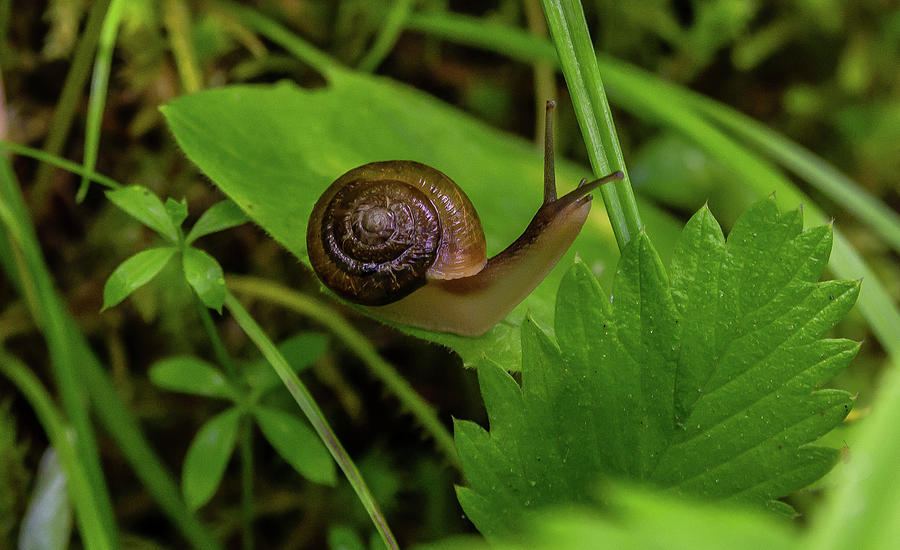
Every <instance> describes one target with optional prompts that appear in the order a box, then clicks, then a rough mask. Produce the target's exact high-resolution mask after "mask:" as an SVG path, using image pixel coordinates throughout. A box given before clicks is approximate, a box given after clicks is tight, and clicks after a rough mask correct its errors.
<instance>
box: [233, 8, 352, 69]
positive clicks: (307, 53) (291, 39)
mask: <svg viewBox="0 0 900 550" xmlns="http://www.w3.org/2000/svg"><path fill="white" fill-rule="evenodd" d="M217 5H219V6H220V7H222V8H223V10H224V11H226V12H228V13H230V14H231V15H232V16H234V17H235V18H237V19H238V20H239V21H240V22H241V23H242V24H243V25H245V26H246V27H248V28H250V29H251V30H253V31H256V32H258V33H259V34H261V35H263V36H264V37H266V38H268V39H269V40H271V41H272V42H275V43H276V44H278V45H280V46H281V47H283V48H284V49H285V50H287V51H288V52H290V53H291V54H292V55H294V56H295V57H296V58H297V59H300V60H301V61H303V62H305V63H308V64H309V65H310V66H311V67H312V68H313V69H315V70H317V71H319V72H320V73H322V74H324V75H326V76H327V75H328V73H329V72H330V71H332V70H336V69H340V68H342V67H341V65H340V64H339V63H338V62H337V61H335V60H334V59H333V58H332V57H330V56H328V55H327V54H325V53H322V51H320V50H319V49H317V48H316V47H315V46H313V45H312V44H310V43H309V42H307V41H306V40H303V39H302V38H300V37H299V36H297V35H296V34H295V33H293V32H291V31H290V30H288V29H287V28H285V27H283V26H281V25H279V24H278V23H277V22H275V21H274V20H272V19H269V18H268V17H266V16H264V15H262V14H261V13H259V12H257V11H256V10H254V9H252V8H248V7H245V6H242V5H240V4H237V3H236V2H231V1H230V0H221V1H220V2H217Z"/></svg>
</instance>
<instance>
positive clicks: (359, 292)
mask: <svg viewBox="0 0 900 550" xmlns="http://www.w3.org/2000/svg"><path fill="white" fill-rule="evenodd" d="M307 248H308V251H309V257H310V261H311V263H312V266H313V269H314V270H315V272H316V274H317V275H318V277H319V278H320V279H321V280H322V282H323V283H324V284H325V285H326V286H327V287H329V288H330V289H331V290H333V291H334V292H335V293H337V294H338V295H340V296H342V297H344V298H346V299H348V300H351V301H353V302H356V303H360V304H364V305H384V304H387V303H390V302H393V301H396V300H398V299H400V298H402V297H404V296H406V295H408V294H410V293H411V292H413V291H415V290H416V289H418V288H419V287H421V286H422V285H424V284H426V283H427V282H428V280H432V279H453V278H458V277H466V276H469V275H472V274H474V273H477V272H478V271H480V270H481V269H482V268H483V267H484V264H485V263H486V261H487V258H486V247H485V241H484V234H483V231H482V229H481V222H480V221H479V220H478V215H477V213H476V212H475V209H474V207H473V206H472V204H471V202H470V201H469V199H468V197H466V196H465V194H464V193H463V192H462V191H461V190H460V189H459V187H457V186H456V184H455V183H453V182H452V181H451V180H450V179H449V178H448V177H447V176H446V175H444V174H443V173H441V172H439V171H438V170H435V169H433V168H430V167H428V166H426V165H424V164H419V163H416V162H409V161H389V162H376V163H371V164H367V165H364V166H361V167H359V168H355V169H353V170H351V171H349V172H347V173H346V174H344V175H343V176H341V177H340V178H338V179H337V180H336V181H335V182H334V183H333V184H332V185H331V186H330V187H329V188H328V189H327V190H326V191H325V193H323V194H322V196H321V197H320V198H319V200H318V202H317V203H316V205H315V207H314V208H313V213H312V215H311V216H310V221H309V225H308V228H307Z"/></svg>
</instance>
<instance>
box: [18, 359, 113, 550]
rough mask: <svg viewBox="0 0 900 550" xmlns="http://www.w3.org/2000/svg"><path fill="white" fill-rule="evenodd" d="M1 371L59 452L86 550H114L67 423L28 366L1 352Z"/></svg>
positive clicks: (110, 536)
mask: <svg viewBox="0 0 900 550" xmlns="http://www.w3.org/2000/svg"><path fill="white" fill-rule="evenodd" d="M0 372H2V373H3V375H4V376H6V377H7V378H9V380H10V381H11V382H12V383H13V385H14V386H15V387H16V388H17V389H18V390H19V392H20V393H21V394H22V395H23V396H24V397H25V399H26V400H27V401H28V404H29V405H31V408H32V409H33V410H34V413H35V415H37V418H38V421H39V422H40V423H41V426H42V427H43V428H44V433H46V434H47V438H48V439H49V440H50V444H51V445H52V446H53V448H54V449H56V452H57V453H59V459H60V463H61V464H62V467H63V470H65V473H66V483H67V484H68V485H69V495H70V498H71V499H72V501H73V504H74V508H75V518H76V520H77V521H78V531H79V533H81V537H82V541H83V543H84V545H85V547H87V548H97V549H100V550H106V549H109V550H112V549H113V548H115V544H114V543H113V538H112V536H113V533H110V532H108V531H107V530H106V529H105V527H104V520H103V518H102V517H101V516H102V514H101V511H100V510H99V509H98V508H97V506H96V504H95V503H96V496H95V495H94V494H93V493H94V491H93V488H92V487H91V483H90V481H89V480H88V475H87V472H85V470H84V467H83V465H82V463H81V461H80V460H79V458H78V452H77V451H76V450H75V448H74V446H73V445H72V443H71V442H70V441H69V436H68V434H67V433H66V432H67V426H66V423H65V421H64V420H63V418H62V415H61V414H60V412H59V411H58V410H57V408H56V406H55V405H54V404H53V399H52V398H51V397H50V394H49V393H48V392H47V390H46V389H45V388H44V386H43V384H41V381H40V380H39V379H38V378H37V377H36V376H35V375H34V374H33V373H32V371H31V369H30V368H28V366H27V365H25V364H24V363H22V362H21V361H19V360H18V359H17V358H15V357H14V356H12V355H10V354H9V353H7V352H6V351H5V350H3V349H0Z"/></svg>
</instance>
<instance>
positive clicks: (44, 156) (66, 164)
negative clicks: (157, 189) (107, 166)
mask: <svg viewBox="0 0 900 550" xmlns="http://www.w3.org/2000/svg"><path fill="white" fill-rule="evenodd" d="M0 149H6V150H7V151H10V152H13V153H15V154H17V155H22V156H23V157H30V158H33V159H35V160H39V161H41V162H42V163H44V164H47V165H51V166H56V167H57V168H62V169H63V170H68V171H69V172H72V173H73V174H79V175H81V176H84V177H86V178H88V179H90V180H91V181H94V182H96V183H99V184H100V185H103V186H105V187H108V188H110V189H118V188H120V187H122V184H121V183H119V182H117V181H116V180H114V179H112V178H108V177H106V176H104V175H103V174H98V173H97V172H93V171H91V170H86V169H85V168H84V167H83V166H82V165H80V164H76V163H74V162H72V161H68V160H66V159H64V158H61V157H58V156H56V155H53V154H51V153H48V152H46V151H41V150H40V149H34V148H33V147H27V146H25V145H19V144H18V143H13V142H11V141H3V140H0ZM41 166H43V164H42V165H41Z"/></svg>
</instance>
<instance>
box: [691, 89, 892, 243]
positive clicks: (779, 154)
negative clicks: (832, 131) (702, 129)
mask: <svg viewBox="0 0 900 550" xmlns="http://www.w3.org/2000/svg"><path fill="white" fill-rule="evenodd" d="M679 91H680V93H681V95H682V97H681V99H682V100H683V101H684V102H685V103H687V104H688V105H690V106H691V107H693V108H694V109H695V110H696V111H697V112H698V113H700V114H702V115H704V116H707V117H709V119H710V120H712V121H714V122H716V123H717V124H719V125H721V126H722V127H723V128H725V129H726V130H727V131H728V132H730V133H732V134H734V135H735V136H736V137H738V138H739V139H741V140H743V141H745V142H747V143H748V144H750V145H752V146H754V147H757V148H758V149H759V150H761V151H762V152H763V153H765V154H766V155H767V156H769V157H771V158H772V159H773V160H775V161H777V162H778V163H780V164H781V165H783V166H785V167H786V168H788V169H789V170H791V171H792V172H794V173H795V174H797V175H798V176H800V177H801V178H803V179H804V180H806V181H808V182H809V183H810V184H811V185H812V186H813V187H815V188H816V189H818V190H819V191H821V192H822V193H824V194H825V195H826V196H828V197H829V198H830V199H832V200H833V201H835V202H836V203H837V204H839V205H840V206H841V207H843V208H846V209H847V210H848V211H849V212H851V213H852V214H854V215H855V216H856V217H857V218H858V219H859V221H860V222H862V223H863V224H866V225H868V226H869V227H870V228H871V229H872V230H873V231H875V232H876V233H877V234H878V235H880V236H881V238H882V239H884V240H885V242H887V243H888V244H889V245H890V246H891V247H892V248H893V249H894V251H896V252H900V214H897V212H895V211H894V210H891V209H890V208H889V207H888V206H887V205H886V204H884V203H883V202H881V201H879V200H878V199H877V198H875V197H873V196H872V195H871V194H869V193H868V192H867V191H866V190H865V189H863V188H862V187H860V186H859V185H857V184H856V182H854V181H853V180H851V179H850V178H848V177H847V176H845V175H844V174H842V173H841V172H840V171H839V170H837V169H836V168H835V167H833V166H831V165H830V164H828V163H827V162H826V161H825V160H823V159H821V158H820V157H817V156H816V155H815V154H813V153H812V152H811V151H809V150H807V149H805V148H804V147H802V146H800V145H798V144H797V143H795V142H793V141H791V140H789V139H787V138H786V137H784V136H782V135H781V134H779V133H777V132H775V131H773V130H770V129H769V128H767V127H766V126H765V125H763V124H761V123H760V122H758V121H756V120H754V119H752V118H750V117H748V116H747V115H744V114H742V113H740V112H738V111H736V110H734V109H732V108H730V107H727V106H725V105H722V104H721V103H718V102H717V101H713V100H712V99H710V98H708V97H705V96H703V95H700V94H698V93H694V92H691V91H689V90H685V89H680V90H679Z"/></svg>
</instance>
